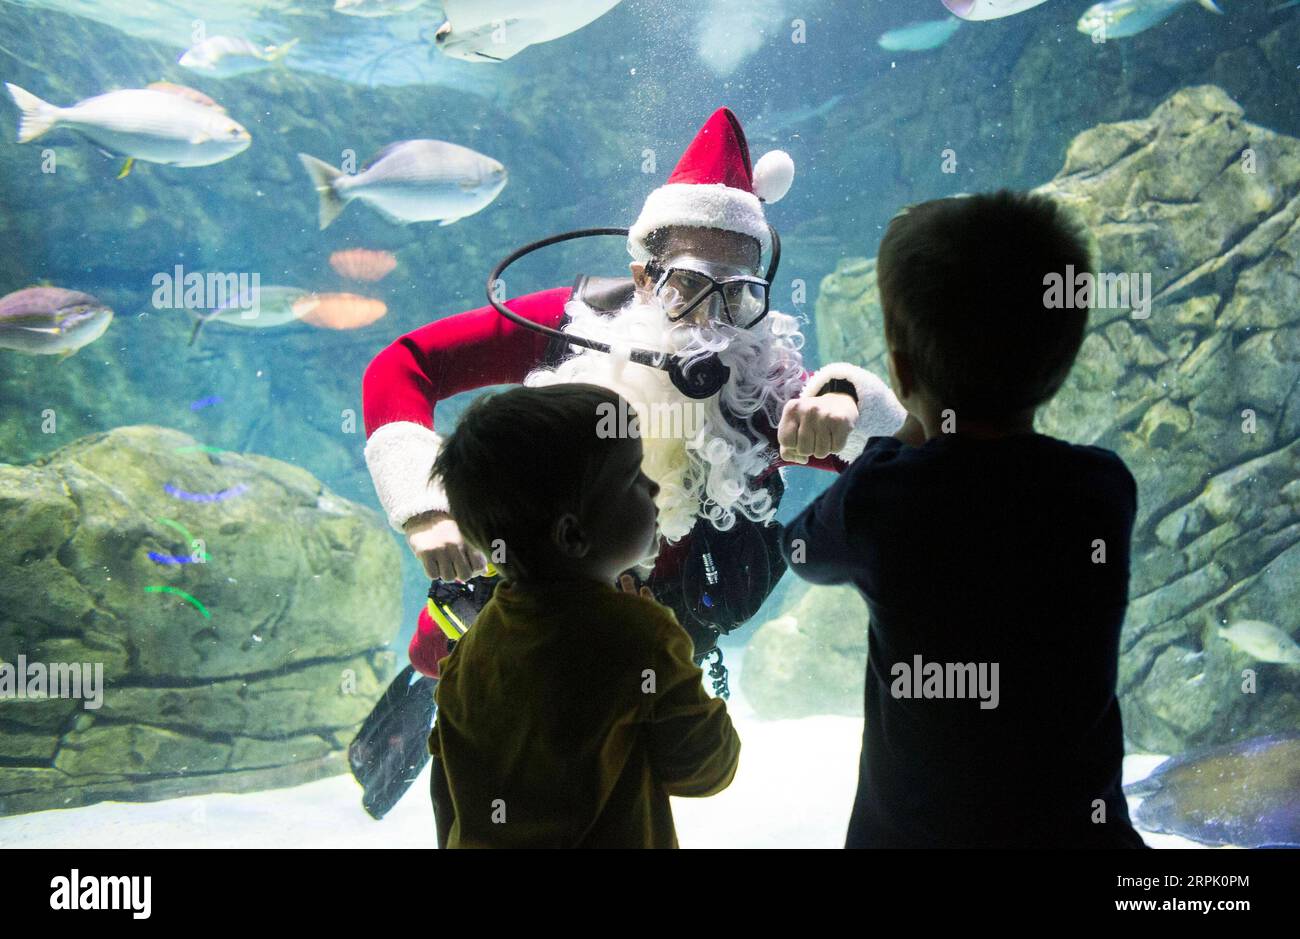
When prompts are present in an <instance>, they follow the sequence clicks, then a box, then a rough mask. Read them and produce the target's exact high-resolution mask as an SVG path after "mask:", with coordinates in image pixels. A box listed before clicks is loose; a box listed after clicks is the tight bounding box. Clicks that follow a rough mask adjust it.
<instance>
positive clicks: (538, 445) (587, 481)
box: [429, 382, 620, 576]
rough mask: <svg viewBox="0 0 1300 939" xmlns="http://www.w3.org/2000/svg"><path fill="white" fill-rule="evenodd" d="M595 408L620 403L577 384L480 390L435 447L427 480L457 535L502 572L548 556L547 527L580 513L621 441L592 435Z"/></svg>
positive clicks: (516, 570) (597, 415)
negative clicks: (436, 486)
mask: <svg viewBox="0 0 1300 939" xmlns="http://www.w3.org/2000/svg"><path fill="white" fill-rule="evenodd" d="M602 404H607V405H613V406H614V407H619V406H620V398H619V396H618V395H617V394H616V393H614V392H613V391H610V390H609V389H607V388H601V387H599V386H598V385H588V384H580V383H576V382H574V383H567V384H559V385H547V386H544V387H540V388H511V389H510V390H509V391H502V392H497V393H489V394H484V395H481V396H479V397H478V398H476V399H475V400H474V401H473V402H471V404H470V405H469V407H468V408H466V409H465V413H464V414H463V415H461V418H460V421H459V422H458V424H457V426H456V430H455V431H454V432H453V433H452V434H451V436H450V437H448V438H447V439H446V440H445V441H444V442H443V445H442V449H441V450H440V451H439V453H438V457H437V459H436V460H435V461H434V464H433V471H432V473H430V477H429V478H430V481H441V484H442V488H443V491H444V492H446V494H447V501H448V503H449V505H450V509H451V517H452V518H454V519H455V520H456V524H457V525H458V526H459V528H460V530H461V534H462V535H464V537H465V539H466V540H467V541H468V542H469V543H470V544H472V545H473V546H474V547H476V548H478V549H479V550H480V551H482V552H483V553H484V555H486V556H487V558H488V560H490V561H494V563H496V566H497V567H498V568H500V570H501V571H502V572H503V573H504V574H506V575H507V576H518V574H519V573H520V570H521V568H526V567H527V565H528V561H529V559H530V558H535V557H537V556H538V555H537V553H536V552H538V551H546V550H549V536H550V529H551V525H552V523H553V522H554V520H555V519H556V518H558V517H559V516H560V515H561V514H563V513H564V512H577V511H579V509H580V506H581V504H582V495H583V493H584V492H585V491H587V490H588V489H589V488H590V485H591V483H592V481H593V479H594V478H595V474H596V473H597V471H598V470H599V469H600V467H601V466H602V465H603V464H604V462H605V461H606V460H607V459H608V458H609V455H610V453H611V452H612V450H613V448H614V447H615V446H617V445H618V444H619V443H620V440H619V439H618V438H613V437H602V436H600V435H599V434H598V433H597V427H598V423H599V420H600V415H601V412H600V411H598V410H597V408H598V407H599V406H600V405H602ZM497 539H500V542H499V545H500V546H501V547H503V548H504V552H503V554H504V557H503V558H502V560H501V561H500V562H499V563H498V562H496V561H495V560H494V558H493V554H494V551H493V548H494V547H496V546H498V545H497Z"/></svg>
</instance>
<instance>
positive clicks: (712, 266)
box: [646, 256, 771, 329]
mask: <svg viewBox="0 0 1300 939" xmlns="http://www.w3.org/2000/svg"><path fill="white" fill-rule="evenodd" d="M741 270H742V269H741V268H736V267H731V266H729V265H721V264H717V263H715V262H711V261H708V260H705V259H703V258H696V257H691V256H679V257H674V258H672V259H671V260H670V262H669V263H668V264H667V265H661V264H660V263H659V262H658V261H655V260H651V261H649V262H647V263H646V274H647V275H648V276H649V277H650V279H651V280H652V281H653V282H654V287H653V288H652V291H653V293H654V294H655V295H656V296H657V297H658V298H659V299H660V301H661V302H662V303H663V304H664V310H665V313H666V314H667V316H668V319H669V320H670V321H671V322H674V323H676V322H679V321H681V320H682V319H685V318H686V317H687V316H690V315H692V314H697V315H698V314H699V313H700V312H701V311H702V312H703V313H704V315H705V316H706V317H707V318H708V321H709V322H715V323H726V324H727V325H729V326H734V327H736V328H738V329H750V328H751V327H753V326H755V325H757V324H758V322H759V321H760V320H762V319H763V317H765V316H766V315H767V311H768V290H769V287H770V286H771V285H770V284H769V283H768V281H766V280H764V279H763V278H761V277H756V276H754V275H753V274H745V273H740V271H741Z"/></svg>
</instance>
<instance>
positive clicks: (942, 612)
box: [783, 191, 1144, 847]
mask: <svg viewBox="0 0 1300 939" xmlns="http://www.w3.org/2000/svg"><path fill="white" fill-rule="evenodd" d="M1071 265H1072V270H1073V271H1075V272H1090V271H1091V270H1092V259H1091V252H1090V249H1089V247H1088V244H1087V239H1086V236H1085V234H1084V233H1083V232H1082V231H1081V230H1080V229H1079V228H1078V227H1076V225H1075V224H1074V223H1072V222H1071V221H1070V220H1069V219H1067V218H1066V217H1064V216H1063V215H1062V213H1061V211H1060V210H1059V209H1058V207H1057V206H1056V205H1055V204H1053V203H1052V202H1051V201H1050V200H1048V199H1046V198H1045V197H1041V196H1035V195H1028V194H1019V193H1012V192H1007V191H1002V192H998V193H994V194H986V195H976V196H970V197H958V198H952V199H942V200H937V201H933V202H926V203H923V204H921V205H918V206H914V207H912V208H910V209H909V210H907V211H905V212H904V213H902V214H900V215H899V216H897V217H896V218H894V220H893V221H892V222H891V223H890V226H889V229H888V231H887V232H886V234H885V237H884V240H883V241H882V242H881V246H880V255H879V259H878V262H877V277H878V283H879V287H880V296H881V304H882V307H883V310H884V320H885V338H886V342H887V344H888V348H889V369H890V380H891V382H892V384H893V388H894V392H895V394H896V395H897V396H898V399H899V400H900V401H901V402H902V404H903V406H904V407H906V408H907V411H908V417H907V419H906V421H905V423H904V424H903V426H902V427H901V428H900V429H899V431H898V432H897V433H896V434H895V435H894V436H893V437H873V438H871V440H870V441H869V442H868V443H867V446H866V449H865V450H864V451H863V453H862V455H861V456H860V457H859V458H858V459H857V460H856V461H855V462H854V463H853V464H852V465H851V466H850V467H849V468H848V469H847V470H845V472H844V473H843V474H842V475H841V476H840V477H839V479H838V480H837V481H836V482H835V484H834V485H832V486H831V487H830V488H829V489H828V490H827V491H826V492H825V493H823V494H822V495H821V496H820V497H819V498H818V499H817V500H816V501H814V502H813V503H812V504H811V505H810V506H809V507H808V508H807V509H806V510H804V512H803V513H801V514H800V515H799V517H798V518H796V519H795V520H794V521H793V522H792V523H791V524H790V526H789V527H788V528H787V530H786V532H785V536H784V544H783V548H784V553H785V555H786V559H787V560H788V561H789V563H790V567H791V569H792V570H793V571H794V572H795V573H796V574H798V575H799V576H801V577H803V578H804V579H806V580H809V581H811V582H813V583H818V584H837V583H852V584H853V585H855V586H856V587H857V588H858V590H859V591H860V592H861V594H862V595H863V597H864V598H865V599H866V601H867V605H868V607H869V609H870V613H871V622H870V627H869V641H868V658H867V674H866V702H865V711H866V724H865V730H864V733H863V745H862V756H861V763H860V767H859V778H858V791H857V797H856V800H855V802H854V807H853V814H852V817H851V819H850V822H849V829H848V837H847V840H846V844H847V846H848V847H1067V846H1068V847H1143V846H1144V845H1143V844H1142V841H1141V839H1140V838H1139V837H1138V835H1137V833H1136V832H1135V831H1134V830H1133V828H1132V825H1131V824H1130V821H1129V816H1128V809H1127V806H1126V804H1125V801H1124V796H1123V793H1122V791H1121V789H1120V774H1121V761H1122V759H1123V732H1122V728H1121V723H1120V712H1119V703H1118V701H1117V699H1116V697H1115V679H1116V670H1117V661H1118V656H1119V634H1120V626H1121V624H1122V623H1123V619H1124V610H1125V606H1126V605H1127V602H1128V577H1129V541H1130V537H1131V534H1132V528H1133V521H1134V516H1135V514H1136V511H1137V491H1136V485H1135V483H1134V481H1133V477H1132V475H1131V474H1130V473H1129V471H1128V469H1127V467H1125V466H1124V464H1123V462H1122V461H1121V460H1120V459H1119V457H1118V456H1116V455H1115V454H1114V453H1112V452H1110V451H1108V450H1104V449H1101V448H1099V447H1092V446H1078V445H1074V444H1070V443H1066V442H1064V441H1061V440H1056V439H1053V438H1051V437H1048V436H1045V435H1043V434H1039V433H1036V432H1035V431H1034V429H1033V419H1034V413H1035V411H1036V410H1037V409H1038V408H1039V407H1041V406H1042V405H1043V404H1045V403H1046V402H1047V401H1048V400H1050V399H1051V398H1052V396H1053V395H1054V394H1055V393H1056V392H1057V390H1058V389H1059V388H1060V387H1061V385H1062V383H1063V382H1064V381H1065V378H1066V376H1067V375H1068V374H1069V371H1070V368H1071V366H1072V364H1073V362H1074V359H1075V356H1076V355H1077V353H1078V350H1079V346H1080V344H1081V342H1082V339H1083V334H1084V328H1085V326H1086V323H1087V310H1086V308H1085V309H1076V308H1073V307H1070V308H1059V305H1056V304H1052V303H1050V302H1049V297H1050V296H1051V294H1050V292H1049V285H1051V284H1052V283H1053V280H1052V278H1053V276H1055V277H1059V278H1066V277H1067V276H1068V274H1069V271H1070V269H1071V268H1070V266H1071ZM1074 286H1075V285H1074V283H1073V282H1072V281H1070V280H1067V281H1066V282H1065V290H1066V291H1068V292H1070V293H1071V294H1072V293H1073V291H1074ZM1059 295H1060V291H1057V296H1059Z"/></svg>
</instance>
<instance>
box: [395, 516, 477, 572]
mask: <svg viewBox="0 0 1300 939" xmlns="http://www.w3.org/2000/svg"><path fill="white" fill-rule="evenodd" d="M402 529H403V531H405V532H406V543H407V544H408V545H409V546H410V548H411V551H412V552H414V554H415V556H416V557H417V558H419V559H420V563H421V564H423V565H424V572H425V573H426V574H428V575H429V577H430V579H432V580H445V581H452V580H469V579H470V578H471V577H473V576H474V575H475V574H482V573H483V572H484V571H486V570H487V558H485V557H484V556H483V555H482V553H481V552H479V551H478V550H477V549H475V548H474V547H473V546H472V545H469V544H466V543H465V539H464V537H463V536H462V535H461V533H460V526H459V525H457V524H456V520H455V519H453V518H452V517H451V516H450V515H448V514H447V513H446V512H426V513H424V514H423V515H416V516H413V517H412V518H409V519H407V521H406V524H405V525H403V526H402Z"/></svg>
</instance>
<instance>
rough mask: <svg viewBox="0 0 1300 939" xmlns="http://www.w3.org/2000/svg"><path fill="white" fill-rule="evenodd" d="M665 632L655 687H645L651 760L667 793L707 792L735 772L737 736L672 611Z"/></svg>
mask: <svg viewBox="0 0 1300 939" xmlns="http://www.w3.org/2000/svg"><path fill="white" fill-rule="evenodd" d="M669 615H670V616H671V613H670V614H669ZM663 632H664V633H665V634H666V641H664V642H662V643H661V644H660V646H659V653H658V655H657V656H656V659H655V660H656V667H655V687H654V690H653V691H651V692H648V694H649V696H650V702H649V703H650V717H649V733H650V760H651V765H652V766H653V767H654V774H655V778H656V779H657V780H658V781H659V782H660V783H661V784H662V785H663V787H664V788H665V789H666V790H667V791H668V794H669V795H674V796H711V795H713V794H714V793H717V792H721V791H722V790H723V789H726V788H727V786H729V785H731V780H732V778H733V777H734V776H735V775H736V765H737V764H738V763H739V761H740V737H739V736H738V735H737V733H736V729H735V727H733V726H732V724H731V718H730V717H729V716H728V714H727V705H726V703H725V702H723V701H721V700H720V699H717V698H710V697H709V695H708V693H707V692H706V691H705V690H704V681H703V673H702V672H701V671H700V669H699V667H697V666H696V665H695V663H694V661H693V660H692V653H693V645H692V643H691V638H690V636H689V635H688V634H687V632H686V630H685V629H683V628H682V626H681V624H680V623H678V622H677V619H676V617H675V616H674V617H672V622H667V623H665V624H664V627H663Z"/></svg>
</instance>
